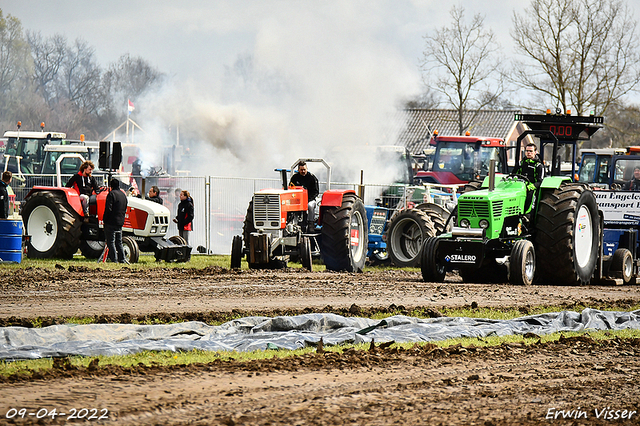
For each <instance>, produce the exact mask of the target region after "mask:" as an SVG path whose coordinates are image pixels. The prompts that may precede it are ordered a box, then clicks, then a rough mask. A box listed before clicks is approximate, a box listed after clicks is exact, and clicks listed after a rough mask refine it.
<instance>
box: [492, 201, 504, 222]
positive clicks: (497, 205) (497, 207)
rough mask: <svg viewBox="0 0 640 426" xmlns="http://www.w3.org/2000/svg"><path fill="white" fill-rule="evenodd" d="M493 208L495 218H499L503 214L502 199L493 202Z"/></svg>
mask: <svg viewBox="0 0 640 426" xmlns="http://www.w3.org/2000/svg"><path fill="white" fill-rule="evenodd" d="M491 210H492V212H493V218H494V219H497V218H499V217H500V216H502V201H496V202H494V203H493V204H491Z"/></svg>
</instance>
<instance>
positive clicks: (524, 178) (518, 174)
mask: <svg viewBox="0 0 640 426" xmlns="http://www.w3.org/2000/svg"><path fill="white" fill-rule="evenodd" d="M508 177H516V178H518V179H522V180H523V181H525V182H526V183H531V181H530V180H529V178H528V177H526V176H525V175H521V174H520V173H511V174H509V176H508Z"/></svg>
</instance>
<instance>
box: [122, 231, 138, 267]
mask: <svg viewBox="0 0 640 426" xmlns="http://www.w3.org/2000/svg"><path fill="white" fill-rule="evenodd" d="M122 246H123V248H124V260H126V261H127V262H129V263H138V260H139V259H140V248H139V247H138V243H137V242H136V240H134V239H133V238H131V237H122Z"/></svg>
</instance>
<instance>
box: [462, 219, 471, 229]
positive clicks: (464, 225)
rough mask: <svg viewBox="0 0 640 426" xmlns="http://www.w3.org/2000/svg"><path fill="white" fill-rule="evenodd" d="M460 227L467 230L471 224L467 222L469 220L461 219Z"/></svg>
mask: <svg viewBox="0 0 640 426" xmlns="http://www.w3.org/2000/svg"><path fill="white" fill-rule="evenodd" d="M460 226H461V227H463V228H469V227H471V222H469V219H462V220H461V221H460Z"/></svg>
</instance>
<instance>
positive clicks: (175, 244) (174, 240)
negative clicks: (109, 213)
mask: <svg viewBox="0 0 640 426" xmlns="http://www.w3.org/2000/svg"><path fill="white" fill-rule="evenodd" d="M69 157H76V158H78V159H79V160H81V161H84V160H83V159H82V157H81V156H79V154H63V155H61V156H60V157H59V158H58V160H57V169H58V186H57V187H47V186H34V187H33V188H32V189H31V191H29V193H28V194H27V196H26V198H25V200H24V202H23V203H22V208H21V214H22V220H23V222H24V224H25V234H26V235H27V256H28V257H30V258H37V259H48V258H61V259H71V258H72V257H73V255H74V254H75V253H76V252H77V251H78V249H80V250H81V251H82V254H83V255H84V256H85V257H88V258H94V259H97V258H99V257H100V255H101V254H102V252H103V250H104V246H105V235H104V230H103V225H102V214H103V212H104V207H105V201H106V198H107V194H108V190H106V189H105V190H103V191H101V192H100V193H98V194H94V195H92V196H91V198H90V200H89V217H87V218H85V217H84V215H83V211H82V204H81V202H80V196H79V195H78V193H77V192H76V190H75V189H73V188H64V187H62V186H61V179H60V173H59V171H60V163H61V162H62V161H64V160H65V159H66V158H69ZM127 202H128V205H127V212H126V216H125V223H124V226H123V228H122V232H123V238H122V242H123V245H124V248H125V258H126V260H127V261H128V262H129V263H135V262H137V261H138V258H139V255H140V251H151V252H155V256H156V259H157V260H166V261H172V260H174V261H188V260H189V259H190V258H191V247H189V246H188V245H187V244H186V241H184V239H183V238H181V237H179V236H175V237H171V238H169V239H168V240H166V239H165V238H164V237H165V235H166V233H167V229H168V227H169V218H170V212H169V209H167V208H166V207H164V206H162V205H160V204H158V203H155V202H152V201H148V200H143V199H140V198H137V197H128V199H127ZM85 219H86V220H85Z"/></svg>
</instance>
